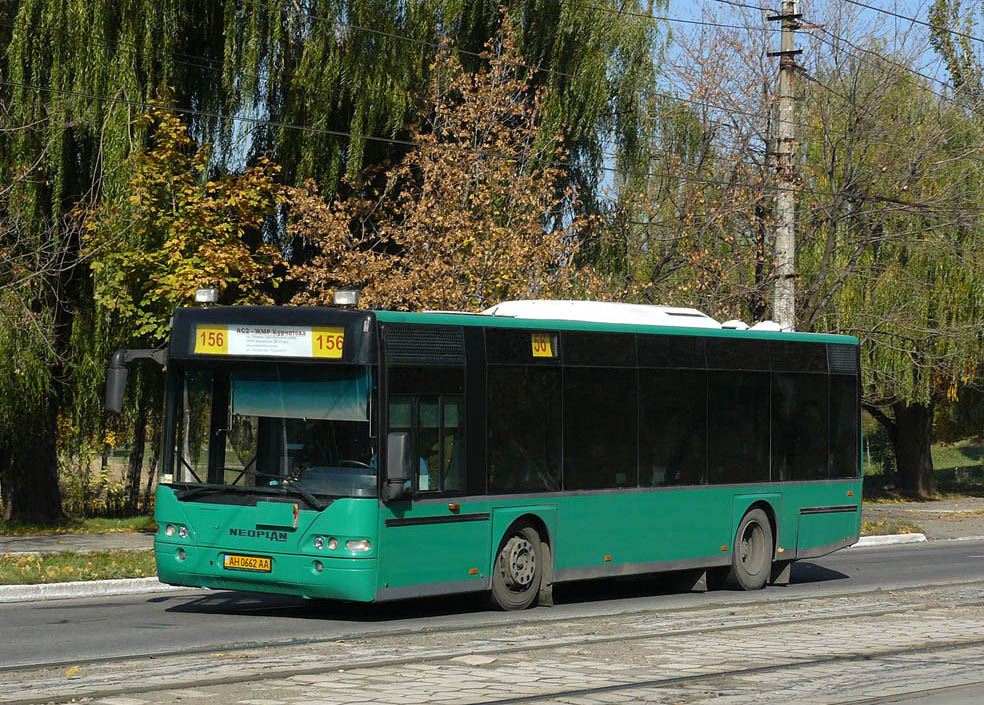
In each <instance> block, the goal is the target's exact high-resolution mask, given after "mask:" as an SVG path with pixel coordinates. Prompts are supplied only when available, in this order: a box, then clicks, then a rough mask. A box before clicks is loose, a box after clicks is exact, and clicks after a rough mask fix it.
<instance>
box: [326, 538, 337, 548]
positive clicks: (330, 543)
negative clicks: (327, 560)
mask: <svg viewBox="0 0 984 705" xmlns="http://www.w3.org/2000/svg"><path fill="white" fill-rule="evenodd" d="M336 548H338V539H336V538H330V539H328V550H329V551H334V550H335V549H336Z"/></svg>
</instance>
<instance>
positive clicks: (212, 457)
mask: <svg viewBox="0 0 984 705" xmlns="http://www.w3.org/2000/svg"><path fill="white" fill-rule="evenodd" d="M741 328H747V327H746V326H741V325H737V324H736V323H735V322H731V323H727V324H719V323H717V322H716V321H714V320H713V319H711V318H709V317H707V316H705V315H704V314H702V313H699V312H697V311H695V310H693V309H677V308H668V307H650V306H633V305H624V304H605V303H597V302H564V301H555V302H549V301H520V302H506V303H503V304H500V305H498V306H496V307H493V308H492V309H489V310H488V311H486V312H484V313H482V314H463V313H445V312H435V313H405V312H394V311H372V310H361V309H355V308H313V307H311V308H285V307H203V308H186V309H181V310H179V311H177V312H176V313H175V315H174V318H173V320H172V328H171V335H170V340H169V344H168V346H167V348H166V350H160V351H156V352H155V351H133V350H121V351H117V353H116V354H115V355H114V359H113V363H112V364H111V366H110V369H109V375H108V377H107V405H108V406H109V407H110V408H116V409H118V408H119V405H120V403H121V399H122V394H123V387H124V386H125V377H126V365H127V363H129V362H130V361H131V360H133V359H136V358H139V357H153V358H155V359H156V360H157V361H158V362H165V361H166V369H167V383H166V389H167V392H166V411H165V415H164V424H165V428H164V431H163V432H164V439H165V440H164V443H163V458H162V464H161V468H162V470H161V478H160V484H159V486H158V489H157V496H156V521H157V525H158V527H159V531H158V534H157V536H156V540H155V551H156V561H157V571H158V575H159V577H160V580H162V581H163V582H165V583H169V584H173V585H186V586H192V587H202V588H211V589H230V590H248V591H260V592H270V593H281V594H290V595H301V596H304V597H306V598H327V599H335V600H351V601H359V602H373V601H384V600H394V599H403V598H411V597H419V596H427V595H445V594H451V593H465V592H475V593H486V594H488V595H490V596H491V599H492V601H493V602H494V603H495V604H496V605H498V606H499V607H501V608H503V609H523V608H526V607H528V606H530V605H532V604H534V603H535V602H537V601H539V603H540V604H550V603H551V600H552V592H551V590H552V586H553V585H554V584H556V583H559V582H562V581H570V580H583V579H592V578H603V577H611V576H624V575H632V574H648V573H657V572H662V571H680V573H679V575H680V576H682V577H684V578H686V579H687V581H688V585H689V581H692V585H689V586H690V587H692V588H693V589H706V585H707V582H708V580H711V582H712V583H713V582H716V581H720V580H721V579H723V578H725V576H728V575H730V578H731V580H732V581H734V582H737V584H738V586H739V587H741V588H743V589H758V588H762V587H763V586H764V585H766V584H767V583H773V584H776V583H778V584H784V583H786V582H788V580H789V567H790V565H791V563H792V562H793V561H795V560H797V559H804V558H814V557H818V556H821V555H824V554H827V553H830V552H832V551H834V550H837V549H839V548H842V547H846V546H849V545H851V544H853V543H854V542H855V541H856V540H857V539H858V536H859V531H860V523H861V511H860V502H861V435H860V427H861V422H860V382H859V379H860V355H859V346H858V341H857V339H855V338H852V337H846V336H835V335H821V334H805V333H788V332H779V331H777V330H775V329H774V328H775V326H774V324H773V326H764V327H763V326H761V325H760V326H756V327H754V328H753V329H745V330H742V329H741ZM763 328H764V329H763Z"/></svg>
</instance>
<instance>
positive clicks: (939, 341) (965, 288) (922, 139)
mask: <svg viewBox="0 0 984 705" xmlns="http://www.w3.org/2000/svg"><path fill="white" fill-rule="evenodd" d="M823 78H824V79H825V80H826V81H827V82H828V83H832V84H833V85H834V88H835V90H837V93H834V92H832V91H831V92H824V93H822V94H820V95H819V96H817V97H816V98H811V99H810V100H808V101H806V104H805V111H804V113H805V115H804V118H805V121H806V122H807V123H809V124H811V125H817V128H818V138H817V139H811V140H808V144H809V147H808V149H807V151H806V163H807V170H808V171H807V175H808V179H809V181H810V183H811V186H813V188H815V190H816V191H817V192H818V194H817V195H816V196H814V197H813V199H812V204H811V205H810V207H809V208H808V209H802V210H801V213H802V216H803V217H802V218H801V224H802V230H801V231H800V232H801V233H802V234H801V236H800V238H801V239H800V247H799V251H798V269H799V271H800V272H801V274H802V279H803V282H802V283H803V286H802V287H801V288H800V292H799V294H800V301H799V308H800V312H801V315H802V320H803V321H804V322H805V324H806V327H807V328H812V329H816V330H823V331H832V332H843V333H849V334H853V335H856V336H858V337H860V338H861V339H862V345H863V356H864V360H863V362H864V368H865V384H864V389H865V393H866V399H867V402H868V403H870V404H874V405H880V406H890V405H892V404H895V403H899V402H901V403H904V404H911V403H922V404H929V403H933V402H936V401H942V400H945V399H947V398H951V399H952V398H954V395H955V393H956V390H957V389H958V388H959V387H960V386H961V385H962V384H966V383H967V382H969V381H970V380H972V379H973V377H974V376H975V374H976V371H977V367H978V364H979V361H980V359H981V355H982V352H984V348H982V340H981V336H980V331H981V323H980V322H981V321H982V320H984V297H982V296H981V293H982V291H984V259H982V256H981V253H982V252H984V231H982V230H981V228H980V227H979V225H977V224H976V223H975V222H973V220H972V218H971V217H970V216H971V214H976V213H979V212H980V211H981V207H982V205H984V203H982V202H981V193H982V187H984V171H982V169H981V167H980V164H979V162H978V161H977V160H976V159H972V158H967V157H968V155H972V154H974V153H975V152H976V150H977V146H978V145H979V144H980V141H981V138H982V137H984V134H982V131H981V130H982V127H981V124H980V123H978V122H977V121H976V120H974V119H973V118H972V117H971V116H968V115H967V114H966V113H964V112H963V111H962V110H960V109H959V108H958V107H956V106H954V105H953V104H951V103H947V102H946V101H944V100H942V99H940V98H939V97H938V96H936V95H934V94H933V93H932V92H931V91H930V90H929V88H928V87H927V86H926V85H924V84H923V83H922V80H921V79H919V78H917V77H915V76H914V75H912V74H910V73H907V72H905V71H900V70H899V69H897V68H893V67H892V66H890V65H888V64H885V65H883V66H880V67H877V68H875V69H872V68H871V66H870V64H868V65H865V64H861V63H857V64H855V65H851V66H850V68H849V69H848V70H845V71H843V72H835V71H832V72H831V74H830V75H829V76H825V77H823Z"/></svg>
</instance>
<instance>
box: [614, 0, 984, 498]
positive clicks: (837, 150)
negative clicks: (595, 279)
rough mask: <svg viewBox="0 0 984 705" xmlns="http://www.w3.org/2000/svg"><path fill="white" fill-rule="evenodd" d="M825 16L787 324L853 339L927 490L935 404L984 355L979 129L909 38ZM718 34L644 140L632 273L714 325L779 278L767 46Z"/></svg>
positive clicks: (702, 38)
mask: <svg viewBox="0 0 984 705" xmlns="http://www.w3.org/2000/svg"><path fill="white" fill-rule="evenodd" d="M829 10H830V13H831V14H830V15H829V16H826V17H817V16H815V15H811V18H812V19H814V20H815V21H818V22H822V25H821V29H819V30H818V34H816V35H815V37H814V39H815V41H814V42H812V46H811V48H810V49H808V50H807V52H806V53H805V54H804V56H803V57H801V58H800V59H799V61H800V64H801V67H802V68H801V72H800V76H801V78H802V80H801V81H800V82H799V85H800V92H801V95H802V98H803V100H802V101H801V103H800V106H801V107H800V110H799V116H798V118H797V122H798V123H799V131H800V144H799V147H798V161H797V163H798V166H799V170H800V178H801V183H800V185H799V186H798V194H797V195H798V201H799V203H798V213H797V253H796V254H797V274H798V279H797V303H796V310H797V329H798V330H804V331H817V332H820V331H829V332H837V333H846V334H851V335H856V336H858V337H859V338H860V340H861V345H862V354H863V366H864V387H863V404H864V406H865V408H866V409H868V410H869V411H870V412H871V413H872V414H873V415H874V416H875V417H876V418H878V419H879V421H880V422H882V423H883V424H884V425H885V427H886V428H887V429H888V431H889V433H890V435H891V436H892V439H893V444H894V446H895V455H896V457H897V459H898V467H899V471H900V474H901V478H900V479H901V482H900V484H901V486H902V487H903V488H905V489H907V490H909V491H910V492H913V493H916V494H929V493H932V492H933V491H934V487H935V485H934V477H933V472H932V460H931V456H930V453H929V449H930V440H931V430H932V426H931V424H932V420H933V410H934V407H935V406H936V405H938V404H940V403H949V401H950V400H952V399H953V398H954V396H955V395H956V394H957V393H958V391H959V390H960V389H961V388H962V387H963V386H964V385H967V384H970V383H972V382H973V380H974V378H975V377H976V374H977V372H978V371H979V369H980V368H979V363H980V359H981V357H982V354H984V336H982V329H984V324H982V321H984V311H982V305H984V297H982V296H981V292H982V288H984V269H982V260H981V254H980V253H981V252H982V250H984V242H982V241H981V239H982V237H984V230H982V228H981V220H982V218H981V216H982V214H984V209H982V202H981V197H980V194H981V176H982V172H981V169H980V155H979V145H980V136H981V135H980V130H981V127H980V121H979V118H978V116H977V115H976V113H975V112H974V110H973V106H972V105H970V106H968V104H967V103H966V102H965V101H954V100H953V99H952V98H951V97H950V96H947V95H945V94H944V95H939V94H937V93H935V92H934V87H933V86H931V85H929V84H928V83H927V82H926V81H925V79H923V78H921V77H919V76H918V75H917V74H916V72H915V71H914V70H913V67H914V66H915V64H914V61H915V57H916V56H918V54H919V51H920V50H919V48H918V47H915V46H914V45H913V44H912V43H911V41H909V42H908V43H907V46H908V48H909V52H910V53H909V54H906V53H904V52H901V51H894V50H892V49H891V48H890V42H891V39H892V37H891V36H890V35H886V34H884V33H881V32H880V31H879V30H878V28H877V27H875V28H869V27H867V26H865V25H864V23H863V22H860V21H859V20H858V18H857V17H856V16H854V15H849V14H845V10H844V7H842V6H831V7H830V8H829ZM756 21H759V20H758V18H750V19H749V22H748V24H750V25H753V24H754V23H755V22H756ZM711 31H712V30H701V32H707V33H708V34H706V35H704V34H702V35H699V36H697V37H696V38H694V39H692V40H691V39H686V40H684V42H682V44H683V47H684V50H685V51H684V52H683V53H682V59H681V60H680V61H679V62H674V61H670V62H668V63H669V66H670V69H671V71H673V76H674V78H675V84H676V85H677V86H679V87H680V88H681V89H686V91H687V92H686V93H684V95H685V96H686V97H687V98H689V100H690V101H691V102H690V103H688V107H681V106H674V107H673V108H672V109H671V110H670V111H668V119H667V120H664V121H663V123H662V124H661V128H660V129H659V130H656V131H654V133H653V134H654V135H655V139H656V141H655V142H654V144H653V147H652V151H653V153H654V155H657V156H656V160H655V162H656V165H657V168H654V169H653V170H652V174H650V177H649V178H650V179H651V181H650V184H652V185H653V187H651V189H650V191H649V193H650V194H652V197H651V198H650V200H649V202H648V203H647V204H645V208H643V209H642V210H637V211H635V212H636V213H637V214H640V213H641V215H642V217H641V218H637V219H636V220H637V221H638V222H637V224H636V225H635V228H636V230H635V231H634V232H635V234H636V236H637V237H638V236H639V234H641V233H646V235H647V237H650V239H648V240H643V241H642V242H643V245H637V246H636V247H635V251H636V252H641V253H642V254H643V257H642V258H641V260H642V261H643V262H645V263H652V264H646V267H645V268H643V269H635V270H632V269H630V270H629V271H631V272H632V274H633V276H634V280H635V281H636V282H637V283H638V282H644V283H645V284H646V285H647V287H648V286H649V284H650V283H651V288H650V291H652V292H654V293H655V294H656V295H658V296H659V298H660V299H662V300H664V301H671V302H672V301H679V300H680V299H679V298H677V297H679V295H680V293H683V292H685V293H686V294H687V295H689V296H690V297H691V299H690V301H691V303H698V304H699V305H701V306H702V307H704V308H705V309H707V310H709V312H711V313H712V314H717V315H722V314H723V316H727V317H731V316H732V315H733V313H734V312H738V313H740V314H746V313H747V314H750V315H752V316H753V317H755V318H757V317H758V314H759V313H767V308H768V307H767V304H765V301H766V297H767V296H768V293H769V288H771V283H772V277H773V276H774V262H773V261H772V259H773V258H772V247H773V244H772V235H771V228H772V219H771V216H770V211H771V200H772V194H773V193H774V188H775V187H774V185H773V182H772V181H771V179H770V171H771V169H772V164H771V162H770V160H769V159H768V158H767V157H768V150H767V149H763V147H767V145H768V143H769V140H770V132H771V128H770V124H769V120H770V115H771V107H770V106H771V104H772V102H773V101H772V98H773V96H772V85H773V80H774V70H775V65H774V63H769V64H765V63H764V62H765V61H767V60H766V58H765V54H766V50H767V49H768V48H769V47H767V46H766V45H765V44H763V43H761V41H760V42H759V43H758V44H756V42H755V40H754V38H751V37H749V40H748V41H740V40H739V39H738V38H736V37H735V36H734V35H735V33H734V32H733V31H732V30H727V31H723V30H721V31H719V30H713V35H711V34H709V33H710V32H711ZM740 32H741V30H739V31H738V33H740ZM904 44H906V43H905V42H904ZM722 46H728V47H732V48H734V49H735V52H734V55H735V56H737V57H738V59H737V60H736V61H734V62H733V63H731V64H728V63H727V62H728V57H729V56H730V55H731V54H729V53H728V52H722V51H721V47H722ZM654 177H655V178H654ZM659 226H665V227H664V228H663V229H662V230H659V229H657V228H659ZM652 232H656V233H659V237H658V238H655V239H654V238H652V237H651V236H650V235H649V233H652ZM631 241H632V240H630V242H631ZM627 251H630V252H631V251H632V250H631V248H628V250H627ZM653 275H655V276H653ZM643 291H645V289H644V290H643ZM705 292H706V293H705ZM649 295H653V294H649ZM742 317H744V316H742Z"/></svg>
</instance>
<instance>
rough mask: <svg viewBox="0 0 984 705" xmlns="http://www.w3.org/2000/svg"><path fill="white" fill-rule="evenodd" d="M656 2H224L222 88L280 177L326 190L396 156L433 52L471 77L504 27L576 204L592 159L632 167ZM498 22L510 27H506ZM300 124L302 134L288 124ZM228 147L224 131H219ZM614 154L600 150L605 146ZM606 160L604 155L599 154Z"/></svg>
mask: <svg viewBox="0 0 984 705" xmlns="http://www.w3.org/2000/svg"><path fill="white" fill-rule="evenodd" d="M664 5H665V2H664V1H663V0H629V1H628V2H621V3H616V2H614V0H601V1H600V2H591V3H567V2H558V1H557V0H507V1H505V2H500V1H499V0H495V1H490V0H409V1H407V0H310V2H305V3H288V2H279V3H278V2H275V3H269V2H251V1H249V0H242V1H241V2H228V3H227V4H226V23H227V26H235V27H236V28H238V29H240V30H241V31H237V32H227V37H228V39H227V43H226V46H225V55H224V67H225V69H224V73H223V87H224V92H225V95H227V96H230V97H232V100H233V103H232V104H231V105H230V108H231V109H239V110H245V111H256V112H259V113H260V114H262V115H264V116H265V117H268V118H269V119H270V120H271V123H270V124H267V125H264V126H261V127H259V128H258V129H257V130H256V134H255V136H254V141H253V149H254V151H255V150H259V151H261V152H264V151H265V152H270V151H275V152H276V158H277V160H278V162H279V163H281V164H283V165H284V167H285V174H286V176H287V178H288V180H289V181H292V182H293V183H295V184H299V183H301V182H303V181H305V180H307V179H309V178H313V179H315V180H316V181H317V182H318V183H319V185H320V186H321V188H322V190H323V191H324V192H325V193H326V194H327V195H332V194H333V193H334V191H335V188H336V186H337V185H338V183H339V181H340V179H341V178H342V177H343V176H348V177H349V178H355V177H356V176H357V175H358V174H359V173H360V172H361V171H362V170H363V167H367V166H369V167H371V166H373V165H375V164H379V163H380V162H382V161H385V160H392V161H396V160H397V159H398V158H399V157H400V156H402V155H403V154H404V153H405V151H406V145H405V144H401V143H399V142H396V143H394V142H393V141H391V140H405V138H406V137H407V135H408V134H409V133H408V127H409V125H410V124H411V123H413V122H415V119H416V115H417V112H418V110H419V108H420V107H421V105H422V104H423V103H422V101H423V100H424V99H425V96H424V94H425V92H426V90H425V86H426V85H427V79H428V76H429V73H430V71H431V64H432V61H433V58H434V56H435V53H436V51H437V47H438V46H439V45H440V44H441V42H444V41H448V42H450V43H451V44H452V45H453V46H455V47H457V49H458V53H459V58H460V60H461V62H462V65H463V68H464V69H465V70H467V71H474V70H475V69H476V68H478V67H479V65H480V64H481V63H482V62H483V61H484V60H483V59H481V58H480V52H482V50H483V48H484V46H485V44H486V42H487V41H488V40H489V39H490V38H491V37H493V36H496V35H497V34H499V33H500V30H501V29H502V25H503V23H504V22H507V21H508V22H510V23H511V24H513V25H514V27H513V29H515V30H516V31H517V32H518V36H517V46H518V49H519V55H518V58H517V61H519V62H521V63H524V64H526V65H528V66H530V67H534V68H535V69H536V70H535V71H534V75H533V76H532V80H531V85H530V90H531V92H530V96H531V97H532V95H533V91H535V90H536V89H538V88H541V87H546V88H548V89H549V92H548V95H549V96H550V97H549V98H548V102H547V104H546V105H544V106H543V114H544V118H545V119H544V125H543V127H544V130H545V132H546V133H547V134H549V135H554V134H556V133H558V132H560V133H562V134H563V136H564V140H565V144H566V145H567V147H568V149H569V150H570V158H571V160H572V161H573V163H574V165H573V168H572V169H571V170H570V172H569V173H571V174H572V176H573V181H574V182H575V183H576V184H578V185H579V186H581V187H582V188H581V189H580V191H581V196H582V197H593V193H594V186H595V185H596V180H597V174H598V173H599V171H598V169H597V167H598V166H599V165H601V164H602V162H603V160H605V159H609V160H612V159H614V160H616V161H622V162H638V161H640V160H641V159H642V158H643V152H642V148H643V145H644V140H642V139H641V135H640V128H641V126H642V125H644V120H643V118H644V116H645V112H646V105H647V101H646V98H647V95H649V94H650V92H651V90H652V87H653V85H654V82H655V64H656V61H657V60H658V57H659V56H660V52H661V45H660V38H659V33H658V27H659V25H658V24H657V22H656V21H654V20H653V17H652V12H653V9H654V7H662V6H664ZM506 18H509V19H508V20H507V19H506ZM295 126H304V127H305V128H307V129H294V127H295ZM225 136H226V138H227V142H226V144H227V146H228V144H229V143H228V139H229V138H231V137H233V136H234V133H232V132H226V133H225ZM609 144H611V145H614V146H613V147H608V148H607V149H606V147H607V145H609ZM606 152H607V154H606Z"/></svg>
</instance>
